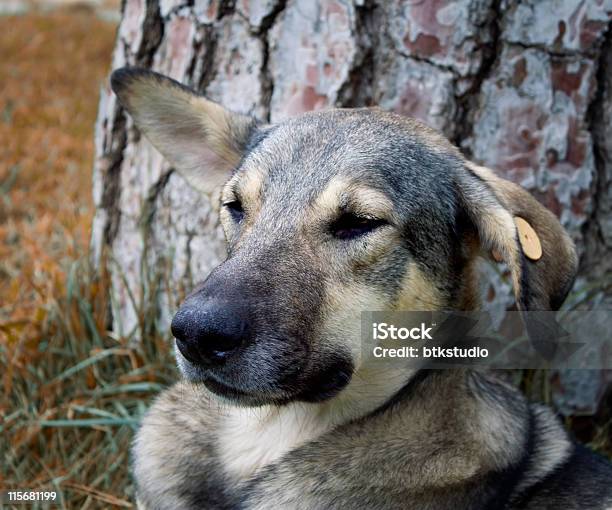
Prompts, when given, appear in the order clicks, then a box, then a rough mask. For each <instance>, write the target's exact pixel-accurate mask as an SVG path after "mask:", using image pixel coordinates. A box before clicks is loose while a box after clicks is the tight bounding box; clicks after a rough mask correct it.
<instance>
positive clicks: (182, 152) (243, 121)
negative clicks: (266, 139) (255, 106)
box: [111, 67, 256, 193]
mask: <svg viewBox="0 0 612 510" xmlns="http://www.w3.org/2000/svg"><path fill="white" fill-rule="evenodd" d="M111 87H112V89H113V91H114V92H115V94H117V97H118V98H119V101H120V103H121V105H122V106H123V107H124V108H125V109H126V110H127V111H128V112H129V113H130V115H131V116H132V117H133V119H134V123H135V124H136V126H137V127H138V129H139V130H140V131H141V132H142V133H143V134H144V135H145V136H146V137H147V138H148V139H149V141H150V142H151V143H152V144H153V146H155V148H157V150H159V152H161V153H162V155H163V156H164V157H165V158H166V159H167V160H168V162H169V163H170V164H171V165H172V166H173V167H174V168H175V169H176V170H177V171H178V173H179V174H181V175H182V176H183V177H184V178H185V179H187V181H188V182H189V183H190V184H191V185H192V186H193V187H194V188H196V189H197V190H199V191H202V192H205V193H210V192H212V191H213V190H215V189H216V188H218V187H219V186H221V185H222V184H223V183H224V182H225V181H227V179H229V177H230V174H231V171H232V170H233V169H234V168H235V167H236V166H237V165H238V163H239V162H240V159H241V157H242V155H243V153H244V151H245V148H246V146H247V144H248V142H249V138H250V137H251V135H252V134H253V132H254V130H255V129H256V122H255V120H254V119H252V118H251V117H248V116H245V115H238V114H235V113H232V112H230V111H228V110H226V109H225V108H223V107H222V106H220V105H218V104H217V103H214V102H212V101H209V100H208V99H206V98H204V97H202V96H200V95H198V94H196V93H195V92H194V91H192V90H190V89H189V88H187V87H185V86H183V85H181V84H180V83H178V82H176V81H174V80H172V79H170V78H167V77H165V76H162V75H160V74H157V73H154V72H152V71H147V70H144V69H137V68H130V67H124V68H122V69H118V70H117V71H115V72H114V73H113V74H112V75H111Z"/></svg>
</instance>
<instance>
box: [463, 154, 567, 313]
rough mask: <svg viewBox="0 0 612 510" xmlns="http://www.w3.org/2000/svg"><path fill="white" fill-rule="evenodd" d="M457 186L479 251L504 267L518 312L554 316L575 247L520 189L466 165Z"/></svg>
mask: <svg viewBox="0 0 612 510" xmlns="http://www.w3.org/2000/svg"><path fill="white" fill-rule="evenodd" d="M466 169H467V172H466V173H465V174H462V177H461V179H462V182H461V185H460V189H461V194H462V196H463V201H464V206H465V208H466V210H467V213H468V216H469V217H470V219H471V223H473V225H474V226H475V227H476V231H477V234H478V239H479V241H480V247H481V248H482V249H484V250H486V251H487V252H489V253H493V254H494V258H495V259H496V260H498V261H500V260H503V261H504V262H506V264H507V265H508V267H509V269H510V272H511V276H512V281H513V286H514V294H515V298H516V303H517V307H518V309H519V310H523V311H529V310H558V309H559V307H560V306H561V304H562V303H563V301H564V300H565V297H566V296H567V293H568V292H569V291H570V289H571V287H572V284H573V282H574V278H575V276H576V271H577V265H578V261H577V256H576V250H575V247H574V243H573V242H572V240H571V239H570V237H569V236H568V235H567V233H566V232H565V230H564V229H563V227H562V226H561V224H560V223H559V221H558V220H557V218H556V217H555V215H554V214H552V213H551V212H550V211H549V210H548V209H546V208H545V207H543V206H542V205H541V204H540V203H539V202H538V201H537V200H536V199H535V198H533V197H532V196H531V195H530V194H529V193H528V192H527V191H525V190H524V189H523V188H521V187H520V186H518V185H516V184H514V183H512V182H510V181H507V180H505V179H502V178H500V177H498V176H497V175H495V174H494V173H493V172H492V171H491V170H489V169H488V168H485V167H481V166H477V165H474V164H473V163H467V164H466Z"/></svg>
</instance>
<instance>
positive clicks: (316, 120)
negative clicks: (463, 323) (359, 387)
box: [112, 69, 576, 405]
mask: <svg viewBox="0 0 612 510" xmlns="http://www.w3.org/2000/svg"><path fill="white" fill-rule="evenodd" d="M112 87H113V90H114V91H115V92H116V93H117V95H118V97H119V99H120V101H121V103H122V105H123V106H124V107H125V108H126V109H127V111H128V112H129V113H130V114H131V115H132V117H133V118H134V122H135V124H136V126H137V127H138V128H139V129H140V130H141V131H142V132H143V133H144V134H145V136H146V137H147V138H148V139H149V140H150V141H151V143H152V144H153V145H154V146H155V147H157V149H159V151H160V152H161V153H162V154H163V155H164V156H165V157H166V158H167V160H168V161H169V162H170V163H171V164H172V165H173V167H174V168H175V169H176V171H177V172H179V173H180V174H181V175H183V176H184V177H185V178H186V179H187V180H188V181H189V182H190V183H191V184H192V185H193V186H194V187H195V188H196V189H198V190H200V191H202V192H204V193H209V194H216V196H218V197H220V203H221V209H220V216H221V221H222V223H223V227H224V230H225V235H226V239H227V246H228V257H227V260H226V261H225V262H224V263H222V264H221V265H220V266H218V267H217V268H216V269H215V270H214V271H213V272H212V273H211V274H210V275H209V276H208V278H207V279H206V280H205V281H204V282H203V283H201V284H200V285H199V286H198V287H197V288H196V289H195V290H194V291H193V293H192V294H191V295H190V296H189V297H188V298H187V299H186V300H185V302H184V303H183V304H182V306H181V307H180V309H179V310H178V312H177V314H176V316H175V318H174V320H173V323H172V330H173V334H174V336H175V337H176V341H177V347H178V352H177V357H178V360H179V366H180V367H181V369H182V372H183V374H184V375H185V376H186V377H188V378H189V379H191V380H193V381H201V382H203V383H204V384H205V385H206V386H207V387H208V388H209V389H210V390H211V391H213V392H214V393H217V394H219V395H222V396H224V397H227V398H231V399H234V400H236V401H238V402H241V403H244V404H252V405H257V404H262V403H266V402H274V403H283V402H289V401H295V400H297V401H308V402H316V401H323V400H326V399H329V398H330V397H332V396H334V395H335V394H336V393H338V392H339V391H341V390H342V389H343V388H344V387H345V386H346V385H347V384H349V382H350V381H351V378H352V377H353V376H354V374H355V373H356V372H359V371H360V370H361V369H362V363H363V360H361V359H360V355H359V353H360V332H361V331H360V330H361V324H360V320H359V316H360V315H359V314H360V312H361V311H363V310H411V311H421V310H442V309H450V310H452V309H463V310H467V309H473V308H474V307H476V306H477V304H476V301H475V298H474V295H475V288H476V282H475V281H474V276H473V265H474V261H475V259H476V258H477V256H478V255H479V254H482V253H490V252H491V251H495V252H496V253H497V254H499V255H500V256H501V258H502V259H503V260H504V261H505V262H506V263H507V264H508V267H509V269H510V271H511V275H512V280H513V283H514V288H515V294H516V300H517V304H518V306H519V308H520V309H523V310H547V309H556V308H557V307H558V306H559V305H560V304H561V302H562V301H563V299H564V298H565V295H566V294H567V292H568V291H569V288H570V286H571V284H572V281H573V278H574V274H575V271H576V256H575V252H574V248H573V245H572V243H571V241H570V239H569V238H568V236H567V235H566V234H565V232H564V231H563V229H562V228H561V226H560V225H559V223H558V221H557V219H556V218H555V217H554V216H553V215H552V214H551V213H550V212H549V211H547V210H546V209H545V208H544V207H542V206H541V205H540V204H539V203H538V202H537V201H536V200H534V199H533V198H532V197H531V196H530V195H529V194H528V193H527V192H525V191H524V190H523V189H522V188H520V187H518V186H516V185H514V184H512V183H510V182H508V181H505V180H503V179H500V178H499V177H497V176H495V174H493V173H492V172H491V171H490V170H488V169H485V168H481V167H477V166H475V165H473V164H471V163H469V162H467V161H466V160H465V159H464V158H463V156H462V155H461V154H460V153H459V151H458V150H457V149H456V148H455V147H454V146H452V145H451V144H450V143H449V142H448V141H447V140H446V139H445V138H444V137H442V136H441V135H439V134H438V133H436V132H435V131H433V130H431V129H430V128H428V127H426V126H425V125H423V124H422V123H420V122H418V121H416V120H413V119H408V118H403V117H399V116H397V115H394V114H391V113H387V112H384V111H382V110H380V109H369V108H364V109H354V110H328V111H322V112H315V113H308V114H305V115H302V116H300V117H297V118H294V119H290V120H287V121H285V122H282V123H280V124H276V125H264V124H259V123H258V122H256V121H255V120H254V119H252V118H250V117H247V116H243V115H238V114H234V113H231V112H229V111H227V110H226V109H224V108H223V107H221V106H220V105H218V104H216V103H213V102H211V101H209V100H207V99H205V98H204V97H202V96H199V95H197V94H196V93H194V92H192V91H191V90H189V89H187V88H185V87H184V86H182V85H180V84H178V83H177V82H174V81H172V80H170V79H168V78H165V77H163V76H160V75H157V74H155V73H151V72H148V71H139V70H134V69H123V70H119V71H116V72H115V73H114V74H113V76H112ZM517 218H522V219H523V220H525V221H526V222H527V223H528V224H529V225H530V226H531V227H532V228H533V230H534V231H535V233H536V236H537V238H538V239H539V241H540V243H541V247H542V254H541V256H540V257H539V258H538V260H532V259H529V258H527V257H526V256H525V254H524V250H523V249H522V248H521V244H520V242H519V237H518V234H517V226H516V224H517ZM532 258H535V257H532Z"/></svg>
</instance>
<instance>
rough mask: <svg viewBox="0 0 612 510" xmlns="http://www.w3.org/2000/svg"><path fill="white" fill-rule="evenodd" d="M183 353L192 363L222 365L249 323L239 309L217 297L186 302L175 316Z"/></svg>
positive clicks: (176, 330)
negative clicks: (215, 298) (216, 298)
mask: <svg viewBox="0 0 612 510" xmlns="http://www.w3.org/2000/svg"><path fill="white" fill-rule="evenodd" d="M171 329H172V334H173V335H174V337H175V338H176V345H177V347H178V349H179V351H181V354H182V355H183V356H184V357H185V358H187V360H189V361H191V362H192V363H195V364H198V365H204V366H210V365H215V364H220V363H222V362H224V361H225V360H226V359H227V358H228V357H229V356H230V355H231V354H232V353H234V352H235V351H236V350H237V349H238V348H239V347H240V346H241V345H242V343H243V341H244V339H245V337H246V333H247V323H246V321H245V320H244V319H243V314H242V313H241V311H240V310H239V309H237V308H236V307H233V306H229V305H227V304H225V303H223V302H220V301H217V300H206V301H202V300H198V299H196V300H191V301H187V302H185V304H183V305H182V306H181V307H180V308H179V310H178V312H176V315H175V316H174V318H173V319H172V325H171Z"/></svg>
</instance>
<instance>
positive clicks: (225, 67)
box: [93, 0, 612, 414]
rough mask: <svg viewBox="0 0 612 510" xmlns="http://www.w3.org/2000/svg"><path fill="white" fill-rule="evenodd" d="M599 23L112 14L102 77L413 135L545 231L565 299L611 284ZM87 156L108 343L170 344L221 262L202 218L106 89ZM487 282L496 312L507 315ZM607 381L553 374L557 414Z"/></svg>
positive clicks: (290, 2) (489, 6) (570, 1)
mask: <svg viewBox="0 0 612 510" xmlns="http://www.w3.org/2000/svg"><path fill="white" fill-rule="evenodd" d="M611 19H612V0H521V1H519V0H455V1H453V0H405V1H401V0H390V1H380V2H374V1H370V0H318V1H314V0H235V1H228V0H218V1H217V0H125V1H124V5H123V16H122V22H121V25H120V28H119V31H118V36H117V43H116V48H115V53H114V59H113V68H117V67H121V66H124V65H136V66H143V67H147V68H152V69H154V70H156V71H159V72H162V73H165V74H167V75H170V76H172V77H173V78H175V79H177V80H179V81H181V82H184V83H186V84H188V85H191V86H193V87H195V88H196V89H198V90H199V91H201V92H204V93H206V95H207V96H209V97H210V98H212V99H214V100H216V101H218V102H220V103H222V104H224V105H226V106H227V107H230V108H232V109H234V110H236V111H241V112H246V113H251V114H254V115H256V116H258V117H260V118H262V119H267V120H270V121H277V120H280V119H283V118H285V117H287V116H290V115H293V114H297V113H300V112H303V111H305V110H310V109H313V108H325V107H328V106H362V105H374V104H378V105H381V106H383V107H384V108H388V109H392V110H395V111H397V112H401V113H403V114H406V115H412V116H416V117H418V118H420V119H423V120H424V121H426V122H427V123H429V124H430V125H431V126H433V127H435V128H437V129H439V130H441V131H443V132H444V133H445V134H446V135H447V136H448V137H449V138H451V139H452V140H453V141H454V142H456V143H457V144H458V145H459V146H460V147H461V148H462V150H463V151H464V152H465V153H466V154H467V155H468V156H469V157H471V158H473V159H474V160H475V161H478V162H480V163H483V164H486V165H488V166H491V167H493V168H495V169H497V170H498V171H500V172H501V173H502V174H503V175H505V176H506V177H508V178H510V179H513V180H515V181H516V182H519V183H520V184H522V185H523V186H525V187H526V188H528V189H530V190H531V191H532V192H533V193H534V195H535V196H536V197H537V198H538V199H540V200H541V201H542V202H543V203H545V204H546V205H547V206H548V207H549V208H551V209H552V210H553V211H554V212H556V213H557V214H558V215H559V217H560V218H561V221H562V222H563V224H564V225H565V226H566V227H567V229H568V230H569V231H570V233H571V235H572V236H573V238H574V240H575V241H576V243H577V245H578V247H579V250H580V255H581V272H580V274H581V277H580V279H579V281H578V283H577V289H578V290H580V289H584V288H587V287H588V286H589V284H591V283H593V282H596V283H597V282H601V281H602V279H604V278H606V277H607V279H608V283H609V280H610V277H609V275H610V272H611V270H612V198H611V196H610V193H609V191H610V186H611V182H612V137H610V136H607V135H608V129H609V126H611V125H612V74H611V73H612V30H611V26H612V25H611ZM96 148H97V156H96V160H95V169H94V196H95V203H96V206H97V213H96V216H95V221H94V228H93V247H94V251H95V254H96V256H97V257H98V258H99V257H100V254H101V253H102V252H103V251H107V252H108V253H110V254H111V257H112V260H111V262H110V265H111V274H112V284H113V286H112V297H113V321H114V323H113V327H114V329H116V330H117V331H118V332H119V333H120V334H123V335H125V334H130V333H132V332H136V335H138V334H142V333H143V332H142V331H141V329H142V328H143V327H146V324H147V323H149V322H150V321H147V320H145V318H146V317H145V312H146V311H147V310H148V311H149V312H146V313H148V314H149V315H148V317H149V319H150V318H151V317H150V310H153V312H154V315H155V317H156V319H157V320H158V321H159V324H161V327H162V328H163V327H167V325H168V322H169V319H170V316H171V313H172V310H173V309H174V307H175V306H176V302H177V300H178V299H180V297H181V296H182V295H183V294H184V292H185V290H186V289H189V288H190V287H191V286H192V285H193V283H194V281H197V280H199V279H202V278H203V277H205V276H206V274H207V273H208V271H209V270H210V269H211V268H212V267H214V266H215V265H216V264H217V263H218V262H220V261H221V260H222V259H223V257H224V247H223V241H222V234H221V231H220V228H219V224H218V217H217V213H216V212H215V209H214V207H212V206H211V203H210V202H209V200H208V199H207V198H206V197H203V196H199V195H198V194H197V193H195V192H194V191H193V190H192V189H190V188H189V187H188V185H187V184H186V183H185V182H184V181H183V180H182V179H181V178H180V177H179V176H177V175H176V174H174V173H173V172H172V170H171V169H170V168H168V166H167V165H166V164H165V163H164V161H163V160H162V159H161V157H160V156H159V154H158V153H157V152H156V151H155V150H153V149H152V147H151V146H150V145H149V144H148V143H147V142H146V140H144V139H143V138H141V137H140V135H139V133H138V132H137V131H136V130H135V129H134V127H133V125H132V123H131V120H130V119H129V118H127V117H126V115H125V113H124V112H123V111H122V110H121V108H119V106H118V105H117V102H116V99H115V97H113V95H112V93H111V92H110V91H109V89H108V88H104V89H103V90H102V94H101V101H100V110H99V117H98V122H97V130H96ZM485 271H488V273H489V276H490V277H493V276H494V275H495V272H494V271H493V270H492V269H485ZM492 280H493V283H492V284H490V285H487V288H486V289H484V290H483V295H485V296H486V298H487V301H488V302H489V306H490V307H491V308H492V309H493V310H497V311H498V312H499V311H501V310H505V309H506V307H507V306H509V305H511V303H512V298H511V294H510V291H509V285H508V283H507V281H504V280H503V279H499V278H492ZM596 299H599V301H596V302H599V303H602V302H603V303H606V302H607V303H608V304H610V302H611V301H612V300H611V299H610V295H609V294H605V293H603V294H601V295H600V296H599V297H598V298H596ZM151 305H154V306H151ZM606 377H607V378H609V377H610V376H609V375H607V374H605V373H600V372H596V371H593V372H592V373H587V374H584V373H582V374H579V377H577V376H576V373H575V372H563V373H560V374H555V378H554V380H555V381H556V386H555V393H554V394H555V398H556V399H557V404H558V406H559V408H560V410H561V411H562V412H564V413H566V414H576V413H592V412H594V411H595V410H596V407H597V403H598V402H599V400H600V398H601V396H602V394H603V390H604V388H605V387H606V384H607V382H608V381H607V380H606ZM578 379H579V380H580V381H581V384H580V385H577V384H575V382H574V381H575V380H578Z"/></svg>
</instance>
